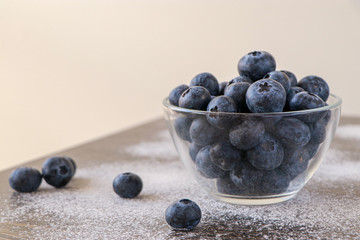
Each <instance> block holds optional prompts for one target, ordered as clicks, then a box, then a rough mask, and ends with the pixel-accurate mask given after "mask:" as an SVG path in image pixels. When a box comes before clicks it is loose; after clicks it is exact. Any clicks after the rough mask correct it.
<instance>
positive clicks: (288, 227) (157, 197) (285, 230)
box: [0, 132, 360, 239]
mask: <svg viewBox="0 0 360 240" xmlns="http://www.w3.org/2000/svg"><path fill="white" fill-rule="evenodd" d="M169 145H171V146H169ZM89 154H90V153H89ZM117 154H118V155H119V156H117V157H116V158H118V159H120V160H119V161H118V162H113V163H103V164H99V165H98V166H88V167H82V168H78V171H77V173H76V175H75V178H74V179H73V180H72V181H71V182H70V184H69V186H67V187H66V188H64V189H54V188H52V187H50V186H49V185H47V184H46V183H43V184H42V185H41V187H40V190H39V191H38V192H35V193H31V194H18V193H12V191H11V190H9V192H6V193H1V194H0V201H1V202H3V203H5V207H4V208H2V209H1V212H0V216H1V218H0V238H1V237H3V238H11V237H9V236H11V235H16V236H19V238H26V239H29V238H31V239H171V238H181V239H190V238H195V239H224V238H225V239H230V238H261V239H267V238H270V239H274V238H277V239H289V238H290V239H291V238H296V239H311V238H312V239H314V238H328V239H335V238H341V239H345V238H360V235H359V230H358V229H359V227H360V211H359V210H358V209H360V201H358V199H359V198H360V192H359V190H358V189H359V185H360V178H359V169H360V168H359V167H360V165H359V163H357V162H356V161H355V159H353V155H347V153H346V152H343V151H342V150H341V149H336V148H333V149H331V150H330V151H329V152H328V153H327V154H326V156H325V161H324V162H323V164H322V165H321V166H320V169H319V171H318V172H317V173H316V174H315V176H314V178H313V179H312V180H310V182H309V183H308V185H307V186H306V187H305V188H304V189H303V190H302V191H301V192H300V193H299V194H298V195H297V196H296V197H295V198H293V199H292V200H290V201H287V202H284V203H280V204H274V205H268V206H237V205H231V204H226V203H222V202H219V201H216V200H214V199H212V198H211V197H209V195H208V194H207V193H206V192H205V191H204V190H203V189H201V187H200V186H199V185H198V184H197V183H196V182H195V181H194V180H193V178H192V177H191V176H190V175H189V174H188V173H187V172H186V170H185V168H184V167H183V164H182V163H181V162H180V161H179V160H178V159H177V157H176V156H177V155H176V152H175V150H174V147H173V145H172V142H171V139H170V137H169V135H168V133H167V132H161V133H160V135H159V136H157V137H156V139H155V140H153V141H144V142H140V143H138V144H135V145H132V146H128V147H126V148H123V149H122V150H121V151H120V152H118V153H117ZM114 158H115V157H114ZM125 171H131V172H134V173H137V174H138V175H139V176H141V178H142V180H143V183H144V188H143V191H142V192H141V194H140V195H139V197H137V198H135V199H122V198H120V197H118V196H117V195H116V194H115V193H114V192H113V189H112V181H113V179H114V178H115V177H116V175H117V174H119V173H121V172H125ZM356 173H357V174H356ZM180 198H189V199H192V200H194V201H195V202H196V203H198V205H199V206H200V207H201V209H202V212H203V219H202V221H201V223H200V224H199V226H198V227H196V228H195V229H194V230H193V231H190V232H183V231H173V230H171V229H170V227H169V226H168V225H167V224H166V222H165V218H164V213H165V209H166V208H167V206H168V205H169V204H170V203H171V202H173V201H176V200H178V199H180ZM9 226H10V227H9ZM2 229H7V230H6V231H5V230H4V231H2ZM8 229H11V231H10V232H9V230H8ZM11 232H12V233H11ZM7 234H9V235H7Z"/></svg>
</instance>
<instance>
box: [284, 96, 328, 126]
mask: <svg viewBox="0 0 360 240" xmlns="http://www.w3.org/2000/svg"><path fill="white" fill-rule="evenodd" d="M323 106H325V103H324V101H323V100H322V99H321V98H320V97H319V96H317V95H315V94H312V93H308V92H299V93H297V94H295V96H294V97H293V98H292V99H291V101H290V103H289V107H290V110H292V111H298V110H307V109H314V108H319V107H323ZM325 114H326V111H319V112H310V113H305V114H299V116H298V117H297V118H299V119H301V120H302V121H304V122H316V121H318V120H319V119H321V118H323V117H324V116H325Z"/></svg>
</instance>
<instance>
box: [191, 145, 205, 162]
mask: <svg viewBox="0 0 360 240" xmlns="http://www.w3.org/2000/svg"><path fill="white" fill-rule="evenodd" d="M203 147H204V146H201V145H198V144H196V143H194V142H192V143H190V146H189V154H190V157H191V159H192V160H193V161H194V162H195V160H196V155H197V154H198V152H199V151H200V149H202V148H203Z"/></svg>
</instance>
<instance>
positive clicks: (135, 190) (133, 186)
mask: <svg viewBox="0 0 360 240" xmlns="http://www.w3.org/2000/svg"><path fill="white" fill-rule="evenodd" d="M142 187H143V183H142V180H141V178H140V177H139V176H138V175H136V174H135V173H131V172H126V173H122V174H120V175H118V176H117V177H116V178H115V179H114V181H113V189H114V191H115V193H116V194H117V195H119V196H120V197H122V198H134V197H136V196H137V195H139V193H140V192H141V190H142Z"/></svg>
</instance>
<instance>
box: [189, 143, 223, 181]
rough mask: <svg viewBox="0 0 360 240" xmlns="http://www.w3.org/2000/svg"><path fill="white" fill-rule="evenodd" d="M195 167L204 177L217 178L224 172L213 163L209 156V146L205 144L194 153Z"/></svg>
mask: <svg viewBox="0 0 360 240" xmlns="http://www.w3.org/2000/svg"><path fill="white" fill-rule="evenodd" d="M195 164H196V169H197V170H198V171H199V173H200V174H201V175H202V176H203V177H206V178H219V177H222V176H224V175H225V174H226V171H224V170H223V169H221V168H220V167H218V166H217V165H215V164H214V162H213V161H212V160H211V157H210V146H209V145H208V146H205V147H203V148H202V149H200V151H199V152H198V154H197V155H196V161H195Z"/></svg>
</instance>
